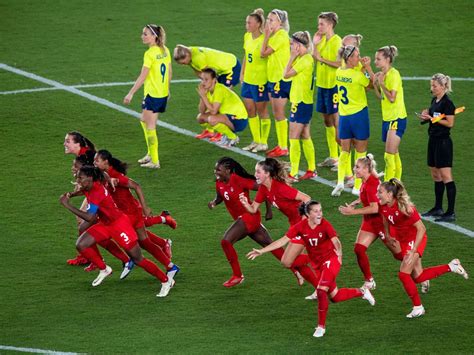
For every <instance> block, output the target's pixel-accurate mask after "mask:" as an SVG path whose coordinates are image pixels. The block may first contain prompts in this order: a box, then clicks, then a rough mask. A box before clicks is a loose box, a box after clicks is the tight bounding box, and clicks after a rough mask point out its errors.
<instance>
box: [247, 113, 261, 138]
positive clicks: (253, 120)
mask: <svg viewBox="0 0 474 355" xmlns="http://www.w3.org/2000/svg"><path fill="white" fill-rule="evenodd" d="M249 128H250V133H252V139H253V141H254V142H255V143H260V142H261V140H260V118H259V117H258V115H257V116H255V117H249Z"/></svg>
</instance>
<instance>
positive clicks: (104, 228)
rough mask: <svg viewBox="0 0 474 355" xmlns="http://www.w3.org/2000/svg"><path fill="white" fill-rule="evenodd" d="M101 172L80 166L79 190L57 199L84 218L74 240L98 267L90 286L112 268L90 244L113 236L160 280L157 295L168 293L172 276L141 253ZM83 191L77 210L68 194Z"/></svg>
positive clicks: (107, 273)
mask: <svg viewBox="0 0 474 355" xmlns="http://www.w3.org/2000/svg"><path fill="white" fill-rule="evenodd" d="M103 181H104V175H103V173H102V172H101V171H100V170H99V169H97V168H95V167H90V166H84V167H82V168H81V169H80V170H79V173H78V176H77V184H78V185H79V186H80V188H81V190H80V191H78V192H73V193H64V194H63V195H62V196H61V198H60V202H61V204H62V205H64V207H66V208H67V209H68V210H70V211H71V212H72V213H74V214H75V215H76V216H78V217H81V218H82V219H83V220H84V222H83V223H82V224H81V226H80V231H81V232H82V234H81V236H80V237H79V238H78V240H77V242H76V248H77V250H78V251H79V252H80V253H81V254H82V255H83V256H84V257H85V258H87V259H89V260H91V262H93V263H94V264H95V265H97V266H98V267H99V269H100V272H99V275H98V276H97V278H96V279H95V280H94V281H93V282H92V286H98V285H100V284H101V283H102V281H103V280H104V279H105V278H106V277H107V276H109V275H110V274H112V268H111V267H110V266H108V265H106V264H105V263H104V262H103V260H102V258H101V257H100V256H99V254H97V252H96V251H95V250H94V249H93V248H92V247H93V246H94V245H95V244H96V243H99V242H101V241H103V240H106V239H110V238H113V239H114V240H115V241H116V242H117V243H118V244H119V245H120V246H121V247H122V248H123V249H125V250H126V251H127V254H128V255H130V257H131V258H132V259H133V261H134V262H135V264H137V265H138V266H140V267H142V268H143V269H145V270H146V271H147V272H148V273H150V274H152V275H153V276H155V277H156V278H157V279H159V280H160V281H161V282H162V288H161V291H160V293H159V294H158V295H157V296H158V297H165V296H167V295H168V293H169V291H170V289H171V287H173V286H174V283H175V282H174V280H173V279H172V278H168V277H167V276H166V275H165V274H164V273H163V272H162V271H161V270H160V269H159V268H158V267H157V266H156V265H155V264H154V263H153V262H151V261H150V260H149V259H146V258H144V257H143V255H142V252H141V249H140V247H139V246H138V245H137V244H138V243H137V242H138V240H137V239H138V238H137V234H136V233H135V230H134V229H133V226H132V225H131V224H130V220H129V219H128V217H127V216H126V215H125V214H124V213H123V212H121V211H120V210H119V209H118V208H117V206H116V205H115V203H114V200H113V199H112V197H111V196H110V194H109V193H108V191H107V189H106V188H105V186H104V185H103V183H102V182H103ZM81 194H83V195H85V196H86V198H87V201H88V206H87V211H85V212H84V211H81V210H79V209H77V208H76V207H74V206H73V205H72V204H71V202H70V198H71V197H73V196H78V195H81Z"/></svg>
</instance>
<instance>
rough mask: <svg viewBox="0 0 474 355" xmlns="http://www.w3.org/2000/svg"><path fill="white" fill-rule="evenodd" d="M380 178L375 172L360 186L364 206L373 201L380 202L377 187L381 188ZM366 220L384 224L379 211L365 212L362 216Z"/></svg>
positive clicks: (360, 196) (361, 200)
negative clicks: (373, 212)
mask: <svg viewBox="0 0 474 355" xmlns="http://www.w3.org/2000/svg"><path fill="white" fill-rule="evenodd" d="M379 185H380V180H379V179H378V178H377V177H376V176H375V175H373V174H370V176H369V178H368V179H367V181H365V182H363V183H362V186H361V187H360V195H359V198H360V202H362V206H364V207H367V206H370V204H371V203H373V202H375V203H379V198H378V197H377V189H378V188H379ZM362 218H363V220H364V221H368V222H369V221H370V222H378V223H380V224H382V216H381V215H380V214H378V213H375V214H365V215H363V216H362Z"/></svg>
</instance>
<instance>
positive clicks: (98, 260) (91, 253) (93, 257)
mask: <svg viewBox="0 0 474 355" xmlns="http://www.w3.org/2000/svg"><path fill="white" fill-rule="evenodd" d="M94 246H95V244H94V245H93V246H92V247H90V248H86V249H84V250H82V251H80V253H81V255H82V256H83V257H84V258H86V259H88V260H90V261H91V262H92V263H94V264H95V265H97V267H98V268H99V269H100V270H105V263H104V261H103V260H102V257H101V256H100V254H98V253H97V252H96V251H95V250H94ZM96 249H97V247H96Z"/></svg>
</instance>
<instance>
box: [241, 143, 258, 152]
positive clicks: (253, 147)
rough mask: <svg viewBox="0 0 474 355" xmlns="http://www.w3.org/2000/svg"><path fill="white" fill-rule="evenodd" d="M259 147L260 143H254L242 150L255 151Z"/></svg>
mask: <svg viewBox="0 0 474 355" xmlns="http://www.w3.org/2000/svg"><path fill="white" fill-rule="evenodd" d="M258 145H259V144H258V143H255V142H252V143H250V144H249V145H247V146H245V147H243V148H242V150H246V151H253V150H254V149H255V148H256V147H257V146H258Z"/></svg>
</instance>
